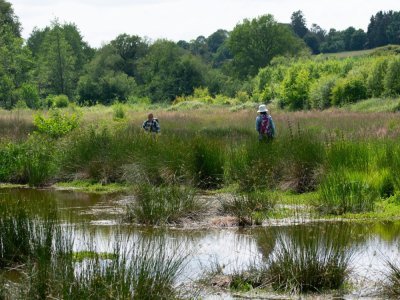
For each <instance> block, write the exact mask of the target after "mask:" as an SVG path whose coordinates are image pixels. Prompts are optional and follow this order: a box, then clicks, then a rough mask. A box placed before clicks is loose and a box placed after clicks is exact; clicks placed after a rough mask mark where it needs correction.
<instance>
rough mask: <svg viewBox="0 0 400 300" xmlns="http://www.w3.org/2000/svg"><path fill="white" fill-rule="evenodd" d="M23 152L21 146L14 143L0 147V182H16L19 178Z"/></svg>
mask: <svg viewBox="0 0 400 300" xmlns="http://www.w3.org/2000/svg"><path fill="white" fill-rule="evenodd" d="M24 150H25V149H24V148H23V146H22V145H21V144H16V143H6V144H2V145H1V146H0V165H1V168H0V182H16V181H17V180H18V179H19V178H20V175H21V169H22V157H23V156H24V155H25V153H24V152H25V151H24Z"/></svg>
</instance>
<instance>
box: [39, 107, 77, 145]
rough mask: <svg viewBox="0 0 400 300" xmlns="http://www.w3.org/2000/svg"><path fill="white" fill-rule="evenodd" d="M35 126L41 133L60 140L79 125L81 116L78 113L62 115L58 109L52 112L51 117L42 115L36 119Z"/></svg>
mask: <svg viewBox="0 0 400 300" xmlns="http://www.w3.org/2000/svg"><path fill="white" fill-rule="evenodd" d="M33 124H34V125H35V126H36V128H37V131H38V132H39V133H43V134H46V135H48V136H50V137H52V138H60V137H62V136H64V135H66V134H67V133H69V132H70V131H72V130H73V129H75V128H76V127H78V125H79V116H78V115H77V114H76V113H73V114H67V113H62V112H61V111H60V110H58V109H54V110H51V111H50V113H49V117H48V118H45V117H44V116H43V115H41V114H37V115H36V116H35V117H34V121H33Z"/></svg>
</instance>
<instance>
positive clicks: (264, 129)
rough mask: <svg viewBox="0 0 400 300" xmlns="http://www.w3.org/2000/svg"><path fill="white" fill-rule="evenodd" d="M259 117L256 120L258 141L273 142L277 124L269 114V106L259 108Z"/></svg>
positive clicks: (263, 105)
mask: <svg viewBox="0 0 400 300" xmlns="http://www.w3.org/2000/svg"><path fill="white" fill-rule="evenodd" d="M257 113H259V115H258V116H257V118H256V130H257V132H258V140H259V141H260V142H261V141H263V140H266V141H271V140H272V139H273V138H274V136H275V124H274V121H273V120H272V117H271V115H270V114H269V112H268V109H267V106H266V105H265V104H261V105H260V106H259V107H258V111H257Z"/></svg>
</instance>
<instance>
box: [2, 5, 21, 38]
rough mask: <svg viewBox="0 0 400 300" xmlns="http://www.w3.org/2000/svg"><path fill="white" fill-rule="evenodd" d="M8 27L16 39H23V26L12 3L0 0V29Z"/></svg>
mask: <svg viewBox="0 0 400 300" xmlns="http://www.w3.org/2000/svg"><path fill="white" fill-rule="evenodd" d="M4 27H8V29H9V30H10V32H11V33H12V35H13V36H14V37H21V24H20V22H19V20H18V17H17V16H16V15H15V14H14V10H13V9H12V6H11V3H9V2H7V1H4V0H0V28H2V29H4Z"/></svg>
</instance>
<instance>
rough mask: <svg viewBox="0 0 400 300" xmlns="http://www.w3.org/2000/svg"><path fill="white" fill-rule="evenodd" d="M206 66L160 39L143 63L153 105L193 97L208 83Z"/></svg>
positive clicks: (145, 83) (142, 73)
mask: <svg viewBox="0 0 400 300" xmlns="http://www.w3.org/2000/svg"><path fill="white" fill-rule="evenodd" d="M204 68H205V66H204V64H203V63H202V61H201V60H200V59H198V58H197V57H195V56H193V55H192V54H190V53H189V52H187V51H185V50H184V49H182V48H180V47H179V46H178V45H176V44H175V43H174V42H171V41H167V40H158V41H156V42H155V43H154V44H152V45H151V46H150V47H149V53H148V54H147V55H146V56H145V57H143V58H142V59H141V60H140V63H139V72H140V75H141V77H142V78H143V80H144V92H145V94H146V95H148V96H149V97H150V98H151V99H152V101H153V102H157V101H168V100H169V101H170V100H173V99H175V97H176V96H182V95H189V94H192V93H193V90H194V88H196V87H199V86H202V85H203V84H204V72H205V71H204Z"/></svg>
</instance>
